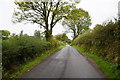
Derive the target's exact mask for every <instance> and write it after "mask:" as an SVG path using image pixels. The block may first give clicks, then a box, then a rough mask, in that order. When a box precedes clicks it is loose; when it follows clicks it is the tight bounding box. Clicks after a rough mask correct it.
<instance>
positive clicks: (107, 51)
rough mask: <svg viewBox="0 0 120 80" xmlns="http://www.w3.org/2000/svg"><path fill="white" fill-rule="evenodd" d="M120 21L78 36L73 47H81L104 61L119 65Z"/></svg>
mask: <svg viewBox="0 0 120 80" xmlns="http://www.w3.org/2000/svg"><path fill="white" fill-rule="evenodd" d="M118 23H119V21H117V20H116V21H114V22H112V21H109V22H108V23H107V24H104V25H96V27H95V28H94V29H93V30H91V31H90V32H86V33H84V34H82V35H80V36H78V37H77V38H76V39H75V40H74V41H73V45H77V46H80V47H82V48H84V49H86V50H88V51H90V52H91V53H93V54H97V55H98V56H100V57H102V58H103V59H104V60H106V61H109V62H113V63H117V64H118V63H119V62H120V61H119V59H120V57H119V56H118V52H119V51H120V47H119V46H120V27H119V25H118Z"/></svg>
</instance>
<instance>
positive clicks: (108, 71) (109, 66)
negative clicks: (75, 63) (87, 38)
mask: <svg viewBox="0 0 120 80" xmlns="http://www.w3.org/2000/svg"><path fill="white" fill-rule="evenodd" d="M73 47H74V48H76V49H77V50H78V51H79V52H81V53H82V54H86V55H87V56H89V57H90V58H91V59H92V60H94V61H95V62H96V63H97V65H98V68H99V69H100V70H101V71H102V72H103V73H104V74H105V75H106V76H107V77H108V78H114V79H116V80H120V71H119V70H118V69H117V64H113V63H109V62H106V61H104V60H103V59H101V58H100V57H98V56H96V55H95V54H92V53H90V52H88V51H86V50H85V49H83V48H80V47H77V46H73Z"/></svg>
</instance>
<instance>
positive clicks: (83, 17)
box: [62, 8, 91, 39]
mask: <svg viewBox="0 0 120 80" xmlns="http://www.w3.org/2000/svg"><path fill="white" fill-rule="evenodd" d="M62 24H63V25H64V26H68V28H69V30H71V31H72V33H73V39H75V38H76V37H77V36H78V35H80V34H82V33H84V32H85V31H87V30H88V29H89V26H90V25H91V18H90V15H89V13H88V12H87V11H85V10H83V9H81V8H79V9H77V8H74V9H73V10H71V11H70V12H69V13H68V15H67V16H66V18H65V19H64V21H63V23H62Z"/></svg>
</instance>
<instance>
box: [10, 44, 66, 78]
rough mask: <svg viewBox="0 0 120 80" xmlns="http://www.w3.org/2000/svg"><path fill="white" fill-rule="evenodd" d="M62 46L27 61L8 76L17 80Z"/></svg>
mask: <svg viewBox="0 0 120 80" xmlns="http://www.w3.org/2000/svg"><path fill="white" fill-rule="evenodd" d="M63 47H64V46H60V47H58V48H56V49H52V50H49V51H46V52H45V53H44V54H43V55H41V56H39V57H37V58H35V59H34V60H33V61H29V62H27V63H25V64H23V65H21V66H20V67H19V71H18V72H15V73H13V74H11V75H10V78H19V77H20V76H21V75H22V74H23V73H25V72H27V71H29V70H30V69H32V68H33V67H34V66H35V65H37V64H38V63H40V62H41V61H42V60H43V59H45V58H47V57H48V56H49V55H50V54H52V53H54V52H55V51H57V50H60V49H62V48H63Z"/></svg>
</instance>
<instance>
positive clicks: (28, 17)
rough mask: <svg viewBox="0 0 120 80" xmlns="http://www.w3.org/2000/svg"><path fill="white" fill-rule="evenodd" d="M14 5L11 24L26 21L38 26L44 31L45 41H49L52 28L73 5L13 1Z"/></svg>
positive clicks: (41, 0) (42, 0) (38, 0)
mask: <svg viewBox="0 0 120 80" xmlns="http://www.w3.org/2000/svg"><path fill="white" fill-rule="evenodd" d="M28 1H29V0H28ZM15 4H16V5H17V9H16V10H15V12H14V14H13V22H22V21H27V22H31V23H37V24H39V25H40V26H41V27H43V28H44V29H45V37H46V40H47V41H48V40H50V39H51V36H52V29H53V27H54V26H55V25H56V23H57V22H59V21H60V20H62V18H63V17H65V16H66V14H67V13H69V11H70V10H71V9H70V8H71V7H72V5H73V3H72V4H69V3H67V2H61V0H56V1H54V0H30V1H29V2H27V1H26V2H20V1H15Z"/></svg>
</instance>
